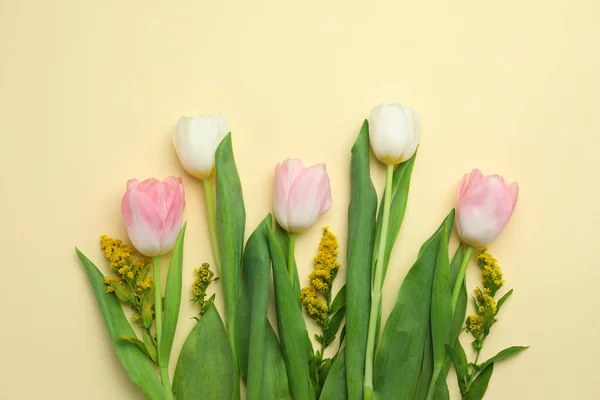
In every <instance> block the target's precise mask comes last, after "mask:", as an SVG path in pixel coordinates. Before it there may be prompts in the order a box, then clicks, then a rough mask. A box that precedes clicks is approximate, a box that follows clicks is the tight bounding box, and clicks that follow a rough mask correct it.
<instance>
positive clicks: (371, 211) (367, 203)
mask: <svg viewBox="0 0 600 400" xmlns="http://www.w3.org/2000/svg"><path fill="white" fill-rule="evenodd" d="M370 174H371V172H370V166H369V126H368V123H367V121H366V120H365V122H364V123H363V125H362V128H361V130H360V133H359V134H358V137H357V138H356V141H355V142H354V146H353V147H352V157H351V165H350V205H349V206H348V241H347V246H346V249H347V250H346V293H347V296H346V347H345V359H346V377H347V385H348V398H350V399H353V400H360V399H362V398H363V381H364V370H365V353H366V351H367V333H368V329H369V312H370V308H371V284H370V282H371V262H372V255H373V242H374V229H375V218H376V213H377V193H376V192H375V188H374V186H373V182H372V181H371V175H370Z"/></svg>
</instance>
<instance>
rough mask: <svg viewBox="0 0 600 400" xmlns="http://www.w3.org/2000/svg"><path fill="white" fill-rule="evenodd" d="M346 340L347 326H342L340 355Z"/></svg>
mask: <svg viewBox="0 0 600 400" xmlns="http://www.w3.org/2000/svg"><path fill="white" fill-rule="evenodd" d="M344 339H346V325H344V326H342V331H341V332H340V345H339V347H338V353H339V352H340V350H341V349H342V344H344Z"/></svg>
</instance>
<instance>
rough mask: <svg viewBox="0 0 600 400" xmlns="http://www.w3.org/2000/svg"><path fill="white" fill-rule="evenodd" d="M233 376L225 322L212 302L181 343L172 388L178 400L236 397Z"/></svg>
mask: <svg viewBox="0 0 600 400" xmlns="http://www.w3.org/2000/svg"><path fill="white" fill-rule="evenodd" d="M236 377H237V373H236V366H235V363H234V358H233V353H232V351H231V346H230V344H229V340H228V338H227V333H226V331H225V326H223V321H221V317H220V316H219V312H218V311H217V309H216V308H215V307H214V305H213V306H212V307H210V308H209V309H208V310H206V312H205V313H204V315H203V316H202V317H201V318H200V320H199V321H198V323H197V324H196V326H194V328H193V329H192V331H191V332H190V334H189V335H188V337H187V339H186V340H185V342H184V344H183V348H182V349H181V353H180V354H179V361H178V362H177V367H176V369H175V377H174V379H173V392H174V393H175V398H176V399H177V400H197V399H203V400H231V399H234V398H236V379H237V378H236Z"/></svg>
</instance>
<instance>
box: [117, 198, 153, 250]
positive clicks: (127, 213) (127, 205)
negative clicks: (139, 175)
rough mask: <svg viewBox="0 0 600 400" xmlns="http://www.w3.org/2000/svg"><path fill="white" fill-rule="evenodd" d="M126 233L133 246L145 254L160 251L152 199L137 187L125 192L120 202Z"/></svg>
mask: <svg viewBox="0 0 600 400" xmlns="http://www.w3.org/2000/svg"><path fill="white" fill-rule="evenodd" d="M121 210H122V213H123V216H124V218H125V224H126V228H127V234H128V235H129V240H131V243H132V244H133V246H134V247H135V248H136V249H137V250H138V251H139V252H140V253H142V254H143V255H145V256H155V255H158V254H160V252H161V244H160V228H161V226H162V223H161V221H160V218H157V212H156V211H157V210H156V207H155V203H154V201H153V200H152V199H151V198H150V197H148V196H147V195H145V194H144V193H143V192H140V191H138V190H137V189H132V190H130V191H128V192H127V193H125V196H124V197H123V201H122V202H121Z"/></svg>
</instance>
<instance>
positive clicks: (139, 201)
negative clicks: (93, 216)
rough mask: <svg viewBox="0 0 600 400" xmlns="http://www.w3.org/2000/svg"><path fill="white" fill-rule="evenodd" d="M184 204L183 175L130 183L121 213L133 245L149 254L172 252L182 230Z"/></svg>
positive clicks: (144, 253)
mask: <svg viewBox="0 0 600 400" xmlns="http://www.w3.org/2000/svg"><path fill="white" fill-rule="evenodd" d="M184 207H185V195H184V191H183V184H182V180H181V178H174V177H169V178H167V179H165V180H164V181H163V182H160V181H158V180H156V179H147V180H145V181H143V182H141V183H140V182H138V180H137V179H132V180H130V181H129V182H127V192H126V193H125V195H124V196H123V200H122V202H121V212H122V213H123V218H124V219H125V225H126V227H127V234H128V235H129V239H130V240H131V243H132V244H133V246H134V247H135V248H136V249H137V250H138V251H139V252H140V253H142V254H143V255H145V256H148V257H153V256H158V255H162V254H166V253H168V252H170V251H171V250H172V249H173V247H174V246H175V241H176V240H177V236H178V235H179V231H180V230H181V222H182V218H183V208H184Z"/></svg>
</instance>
